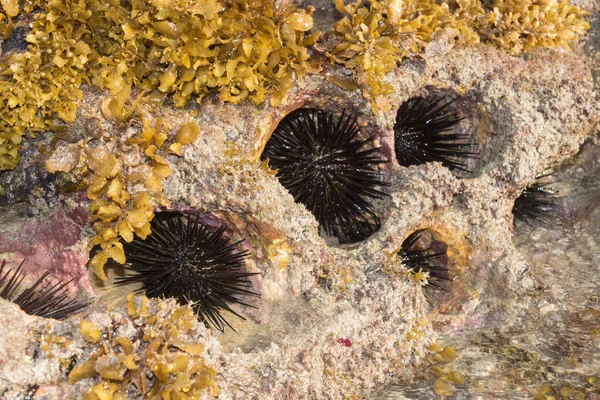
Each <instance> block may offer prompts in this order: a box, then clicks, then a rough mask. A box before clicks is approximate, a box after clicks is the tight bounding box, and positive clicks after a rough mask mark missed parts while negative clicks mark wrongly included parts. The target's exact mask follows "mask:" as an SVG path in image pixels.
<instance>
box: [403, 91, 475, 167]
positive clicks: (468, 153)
mask: <svg viewBox="0 0 600 400" xmlns="http://www.w3.org/2000/svg"><path fill="white" fill-rule="evenodd" d="M455 100H456V99H454V100H452V101H446V100H445V97H444V96H428V97H413V98H411V99H409V100H407V101H406V102H404V103H403V104H402V106H401V107H400V109H399V110H398V113H397V114H396V124H395V125H394V133H395V135H394V136H395V144H394V150H395V151H396V159H397V160H398V163H399V164H400V165H402V166H403V167H408V166H411V165H420V164H424V163H427V162H431V161H437V162H441V163H442V165H443V166H445V167H447V168H449V169H451V170H453V171H465V172H469V166H468V164H467V161H468V159H471V158H476V157H477V156H478V152H477V151H473V150H474V149H475V148H476V147H475V146H474V144H473V143H470V140H471V136H470V135H469V134H467V133H460V132H459V133H451V131H452V130H453V129H454V127H455V126H456V125H457V124H459V123H460V122H461V121H462V120H463V119H464V117H463V116H461V115H459V114H458V113H457V112H456V111H454V109H453V108H452V103H453V102H454V101H455Z"/></svg>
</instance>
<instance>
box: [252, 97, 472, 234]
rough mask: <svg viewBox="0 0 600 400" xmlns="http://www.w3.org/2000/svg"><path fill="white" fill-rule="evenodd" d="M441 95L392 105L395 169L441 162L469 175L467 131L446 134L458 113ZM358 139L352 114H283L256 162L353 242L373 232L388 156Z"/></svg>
mask: <svg viewBox="0 0 600 400" xmlns="http://www.w3.org/2000/svg"><path fill="white" fill-rule="evenodd" d="M453 102H454V100H452V101H446V100H445V98H444V97H443V96H428V97H414V98H411V99H409V100H408V101H406V102H405V103H404V104H403V105H402V106H401V107H400V109H399V110H398V114H397V117H396V125H395V127H394V131H395V141H396V144H395V153H396V158H397V160H398V163H399V164H400V165H401V166H409V165H419V164H422V163H425V162H430V161H434V162H441V163H442V165H444V166H446V167H448V168H450V169H452V170H461V171H465V172H469V169H468V164H467V160H468V159H470V158H474V157H477V155H478V151H477V147H476V146H475V145H474V144H473V143H472V139H471V135H470V134H469V133H465V132H452V131H453V129H454V128H455V127H456V125H457V124H459V123H460V122H461V121H462V120H463V119H464V118H465V117H464V116H461V115H459V114H458V112H456V111H455V110H454V109H453V107H452V103H453ZM374 141H375V136H370V137H368V138H366V139H365V138H361V137H360V129H359V127H358V124H357V123H356V117H355V116H352V115H349V114H347V113H346V112H343V113H342V115H341V117H339V118H336V116H335V115H334V113H332V112H330V111H325V110H319V109H314V108H301V109H298V110H296V111H294V112H292V113H290V114H288V115H287V116H286V117H285V118H284V119H283V120H282V121H281V122H280V123H279V125H278V126H277V128H276V129H275V131H274V132H273V134H272V136H271V138H270V139H269V141H268V142H267V144H266V146H265V149H264V151H263V153H262V156H261V159H263V160H268V162H269V165H270V166H271V167H272V168H273V169H275V170H277V177H278V178H279V181H280V183H281V184H282V185H283V186H284V187H285V188H286V189H287V190H288V191H289V192H290V193H291V194H292V195H293V196H294V199H295V200H296V201H297V202H299V203H302V204H304V205H305V206H306V207H307V208H308V210H309V211H311V212H312V214H313V215H314V216H315V218H316V219H317V221H318V222H319V224H320V225H321V228H322V229H323V231H324V232H325V233H326V234H327V235H328V236H335V237H336V238H337V239H338V240H339V242H340V243H342V244H343V243H355V242H358V241H361V240H364V239H366V238H368V237H369V236H370V235H372V234H373V233H375V232H376V231H377V230H379V228H380V226H381V222H380V217H379V216H378V215H377V213H376V211H375V209H374V206H373V203H372V201H373V200H375V199H381V198H383V197H384V196H386V195H387V194H386V193H385V192H384V191H383V190H382V189H383V188H384V187H386V186H387V183H386V182H385V181H384V179H383V176H382V173H381V172H380V168H381V166H382V165H383V164H384V163H386V162H387V161H388V160H385V159H384V158H383V157H381V156H380V155H379V152H380V148H378V147H374V146H373V143H374Z"/></svg>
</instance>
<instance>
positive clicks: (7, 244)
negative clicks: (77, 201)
mask: <svg viewBox="0 0 600 400" xmlns="http://www.w3.org/2000/svg"><path fill="white" fill-rule="evenodd" d="M13 221H14V222H12V223H11V224H10V225H8V226H6V225H5V226H0V253H14V257H13V258H12V260H11V259H8V258H7V264H8V266H9V267H10V268H16V267H17V266H18V264H19V263H20V262H21V261H22V260H25V263H24V264H23V269H24V271H25V272H26V273H27V275H28V278H29V280H31V282H33V281H35V280H37V279H38V278H39V277H40V276H41V275H42V274H43V273H44V272H46V271H50V273H51V274H50V277H49V278H48V279H49V280H51V281H53V282H54V281H56V280H58V279H61V280H63V281H65V282H66V281H72V283H71V285H69V294H70V295H72V296H75V295H77V294H78V292H80V291H84V292H87V293H89V294H93V293H94V292H93V289H92V285H91V281H90V277H89V275H88V273H87V271H86V264H87V262H88V251H87V250H88V249H87V247H81V246H79V247H77V246H75V247H74V245H76V244H77V243H78V242H79V241H80V240H81V235H82V230H83V227H84V226H86V225H87V224H88V221H89V216H88V214H87V211H86V210H85V209H84V208H81V207H77V208H75V209H72V210H66V209H65V208H64V207H62V206H57V207H56V208H55V209H54V210H53V213H52V214H51V215H43V216H35V217H31V218H17V219H13ZM11 261H14V264H13V265H10V264H9V263H10V262H11Z"/></svg>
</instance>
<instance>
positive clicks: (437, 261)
mask: <svg viewBox="0 0 600 400" xmlns="http://www.w3.org/2000/svg"><path fill="white" fill-rule="evenodd" d="M423 233H424V231H423V230H418V231H415V232H413V233H411V234H410V235H408V237H407V238H406V239H404V242H402V245H401V246H400V250H399V251H398V253H397V256H398V258H399V259H400V263H401V264H402V265H403V266H404V267H405V268H406V269H407V270H409V271H410V272H411V273H419V272H420V273H427V277H426V282H427V286H428V287H431V288H433V289H436V290H443V289H444V282H445V281H448V280H449V271H448V268H447V266H446V265H447V263H448V256H447V254H446V247H447V246H446V245H445V244H444V243H442V242H439V241H435V240H434V238H433V237H432V238H431V240H430V243H426V242H425V240H423V239H424V238H423Z"/></svg>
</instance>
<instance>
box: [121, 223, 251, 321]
mask: <svg viewBox="0 0 600 400" xmlns="http://www.w3.org/2000/svg"><path fill="white" fill-rule="evenodd" d="M151 227H152V233H151V234H150V235H148V237H147V238H146V239H145V240H141V239H135V240H133V241H132V242H131V243H125V244H124V249H125V255H126V257H127V263H126V264H125V267H126V268H127V269H128V270H130V271H133V272H135V274H134V275H131V276H127V277H124V278H121V279H120V280H119V283H129V282H140V283H142V285H143V286H142V288H141V289H140V290H145V291H146V295H147V296H149V297H173V298H175V299H176V300H177V301H178V302H179V303H180V304H187V303H188V302H192V303H193V308H194V311H195V312H196V314H197V315H198V317H199V318H200V319H201V320H202V321H203V322H204V323H205V324H206V325H207V326H211V325H212V326H213V327H214V328H216V329H218V330H220V331H223V330H224V329H225V325H227V326H229V327H230V328H231V325H229V323H228V322H227V321H226V320H225V318H224V317H223V316H222V315H221V310H226V311H229V312H230V313H232V314H234V315H237V316H238V317H240V318H242V319H244V317H242V316H241V315H240V314H238V313H236V312H235V311H233V310H232V309H231V307H230V306H229V304H235V303H237V304H242V305H245V306H249V307H252V306H250V305H248V304H246V303H244V302H242V301H241V299H240V296H242V295H254V296H258V294H257V293H255V292H253V291H252V290H250V288H251V286H252V285H251V283H250V281H249V280H248V277H249V276H251V275H255V273H251V272H242V269H243V268H244V257H246V256H247V255H248V253H247V252H246V251H237V250H236V247H237V245H238V243H239V242H237V243H231V241H230V240H229V239H228V238H227V237H226V236H224V235H223V233H224V232H225V229H226V227H225V226H221V227H219V228H218V229H217V230H216V231H214V232H213V231H211V230H210V229H209V228H208V227H207V226H205V225H203V224H202V223H201V222H200V220H199V217H198V216H197V215H195V214H183V213H178V212H161V213H157V214H156V216H155V217H154V219H153V220H152V224H151Z"/></svg>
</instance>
